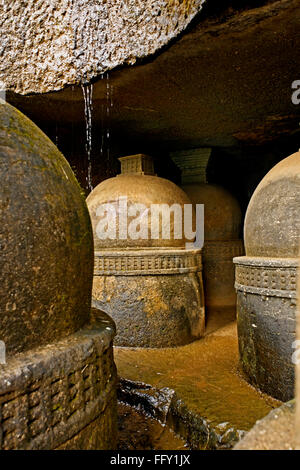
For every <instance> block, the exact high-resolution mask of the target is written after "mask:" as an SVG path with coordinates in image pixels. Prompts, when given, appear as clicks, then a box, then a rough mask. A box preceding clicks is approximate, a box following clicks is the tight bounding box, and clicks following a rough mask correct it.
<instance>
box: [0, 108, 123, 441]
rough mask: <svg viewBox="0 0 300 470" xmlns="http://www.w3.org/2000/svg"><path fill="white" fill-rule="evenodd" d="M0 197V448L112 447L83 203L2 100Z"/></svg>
mask: <svg viewBox="0 0 300 470" xmlns="http://www.w3.org/2000/svg"><path fill="white" fill-rule="evenodd" d="M0 202H1V205H0V250H1V269H0V340H1V344H0V346H1V351H0V352H1V355H0V359H1V361H0V362H1V364H0V449H3V450H12V449H13V450H15V449H21V450H35V449H38V450H42V449H47V450H49V449H113V448H115V446H116V431H117V428H116V426H117V416H116V405H117V399H116V370H115V365H114V361H113V352H112V340H113V336H114V326H113V323H112V321H111V320H110V319H109V318H108V317H107V316H106V317H103V316H102V317H101V316H100V315H98V314H97V312H95V313H96V314H95V315H92V314H91V290H92V277H93V239H92V230H91V224H90V218H89V214H88V210H87V207H86V204H85V201H84V198H83V196H82V194H81V191H80V187H79V185H78V183H77V181H76V178H75V176H74V174H73V172H72V170H71V168H70V166H69V164H68V163H67V161H66V160H65V158H64V157H63V156H62V154H61V153H60V152H59V151H58V149H57V148H56V147H55V145H54V144H53V143H52V142H51V141H50V140H49V139H48V137H46V136H45V134H43V133H42V132H41V131H40V129H38V128H37V127H36V126H35V125H34V124H33V123H32V122H31V121H30V120H29V119H28V118H26V117H25V116H24V115H23V114H21V113H20V112H19V111H17V110H16V109H15V108H13V107H12V106H10V105H8V104H7V103H5V102H4V101H2V100H0Z"/></svg>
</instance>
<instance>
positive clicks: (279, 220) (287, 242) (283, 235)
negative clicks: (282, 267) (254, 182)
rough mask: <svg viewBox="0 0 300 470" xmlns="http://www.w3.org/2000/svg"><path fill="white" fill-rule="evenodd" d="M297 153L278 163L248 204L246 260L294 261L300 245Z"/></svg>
mask: <svg viewBox="0 0 300 470" xmlns="http://www.w3.org/2000/svg"><path fill="white" fill-rule="evenodd" d="M299 208H300V152H297V153H294V154H293V155H291V156H289V157H287V158H285V159H284V160H282V161H281V162H279V163H278V164H277V165H276V166H275V167H274V168H272V169H271V171H269V173H268V174H267V175H266V176H265V177H264V178H263V180H262V181H261V182H260V184H259V185H258V186H257V188H256V190H255V191H254V193H253V196H252V198H251V200H250V203H249V206H248V209H247V213H246V219H245V227H244V236H245V247H246V255H247V256H258V257H265V258H267V257H270V258H295V257H297V256H299V243H300V212H299Z"/></svg>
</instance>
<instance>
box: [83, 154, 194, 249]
mask: <svg viewBox="0 0 300 470" xmlns="http://www.w3.org/2000/svg"><path fill="white" fill-rule="evenodd" d="M120 161H121V165H122V174H120V175H117V176H116V177H114V178H109V179H107V180H105V181H103V182H102V183H100V184H99V185H98V186H97V187H96V188H95V189H94V190H93V191H92V192H91V193H90V195H89V196H88V198H87V205H88V208H89V211H90V215H91V219H92V225H93V234H94V246H95V251H97V250H102V249H112V248H121V249H124V248H143V247H144V248H150V247H152V248H155V247H168V248H170V247H172V248H184V247H185V243H186V242H191V240H186V239H185V238H184V231H183V230H182V233H183V236H182V238H181V239H174V223H173V214H171V218H170V220H171V226H170V239H164V238H162V228H163V226H162V225H161V226H160V230H159V237H158V239H151V217H150V215H149V217H148V215H147V214H146V211H145V216H146V217H147V221H148V222H147V221H146V219H144V220H145V222H143V223H145V224H146V225H147V227H148V239H144V238H141V239H131V238H130V237H128V238H126V239H120V237H119V236H118V233H119V220H120V216H122V215H125V216H127V212H126V213H125V212H124V214H122V213H121V212H123V207H125V206H121V208H120V206H119V200H120V199H119V198H124V197H126V198H127V207H128V208H130V207H132V205H133V204H143V205H144V206H145V207H146V208H147V209H150V206H151V205H152V204H166V205H168V207H171V206H172V205H173V204H178V205H179V206H180V207H181V208H183V206H184V204H191V201H190V200H189V198H188V197H187V195H186V194H185V193H184V191H183V190H182V189H180V188H179V187H178V186H176V185H175V184H174V183H172V182H171V181H169V180H166V179H164V178H159V177H158V176H155V175H154V172H153V164H152V160H151V159H149V157H148V156H146V155H141V154H139V155H133V156H130V157H123V158H120ZM107 203H108V204H112V205H113V206H114V207H115V208H116V213H117V218H116V234H117V237H116V239H109V238H106V239H100V238H99V236H98V235H97V225H98V223H99V222H100V220H101V218H100V217H99V216H98V215H97V210H98V208H99V207H100V206H102V205H103V204H107ZM182 213H183V212H182ZM182 220H183V219H182ZM130 221H131V218H130V214H129V215H128V226H129V224H130Z"/></svg>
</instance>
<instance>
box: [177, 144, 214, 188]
mask: <svg viewBox="0 0 300 470" xmlns="http://www.w3.org/2000/svg"><path fill="white" fill-rule="evenodd" d="M210 155H211V148H205V147H203V148H198V149H191V150H183V151H178V152H172V153H170V156H171V158H172V160H173V162H174V163H175V164H176V165H177V166H178V168H180V170H181V179H182V183H183V184H185V183H206V182H207V180H206V169H207V164H208V160H209V157H210Z"/></svg>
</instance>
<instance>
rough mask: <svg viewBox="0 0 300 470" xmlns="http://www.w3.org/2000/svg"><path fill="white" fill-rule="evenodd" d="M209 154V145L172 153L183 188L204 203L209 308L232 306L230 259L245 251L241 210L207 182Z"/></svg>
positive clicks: (206, 279) (205, 271)
mask: <svg viewBox="0 0 300 470" xmlns="http://www.w3.org/2000/svg"><path fill="white" fill-rule="evenodd" d="M210 155H211V149H209V148H199V149H193V150H186V151H179V152H173V153H171V157H172V159H173V161H174V162H175V163H176V165H177V166H178V167H179V168H180V169H181V171H182V189H183V190H184V191H185V192H186V194H187V195H188V197H189V198H190V199H191V201H192V202H193V204H204V227H205V241H204V247H203V282H204V293H205V305H206V307H207V308H208V309H211V308H218V309H220V308H234V307H235V304H236V294H235V290H234V266H233V262H232V259H233V258H234V257H235V256H240V255H242V254H243V253H244V247H243V242H242V240H240V239H239V236H240V227H241V211H240V208H239V205H238V202H237V201H236V200H235V199H234V198H233V197H232V196H231V194H229V193H228V191H226V190H225V189H223V188H221V187H220V186H217V185H211V184H207V180H206V169H207V164H208V160H209V158H210Z"/></svg>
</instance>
